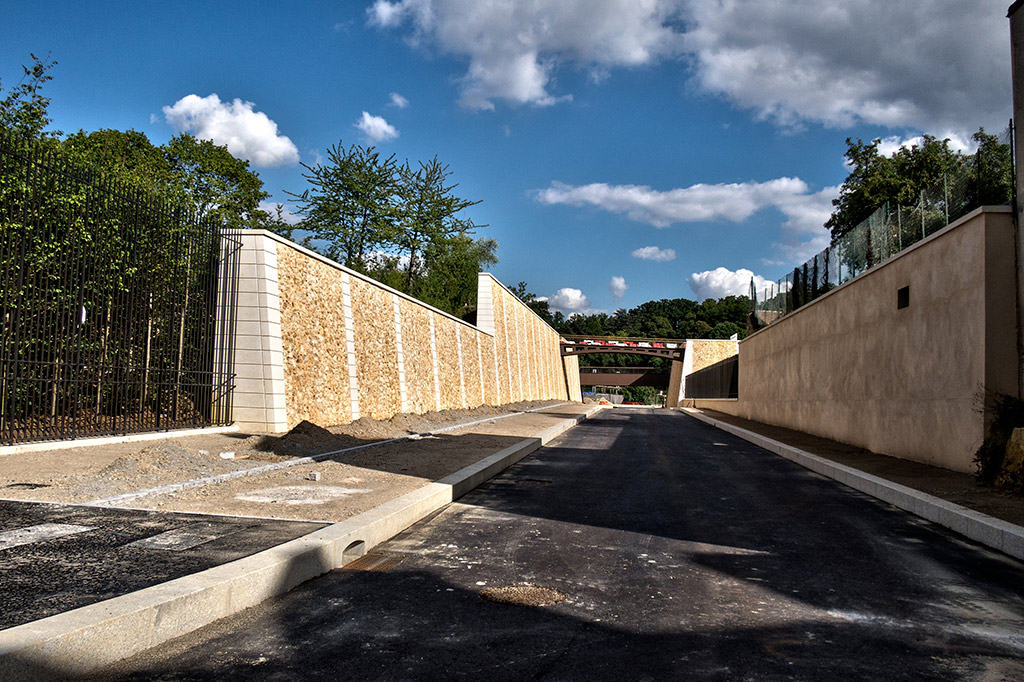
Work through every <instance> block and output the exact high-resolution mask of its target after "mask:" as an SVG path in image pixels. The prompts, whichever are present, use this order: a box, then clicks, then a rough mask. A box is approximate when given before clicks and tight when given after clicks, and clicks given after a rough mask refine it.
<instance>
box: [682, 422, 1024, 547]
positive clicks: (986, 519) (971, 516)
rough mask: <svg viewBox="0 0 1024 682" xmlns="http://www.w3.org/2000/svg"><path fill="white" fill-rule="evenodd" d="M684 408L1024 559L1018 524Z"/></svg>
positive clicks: (1023, 538)
mask: <svg viewBox="0 0 1024 682" xmlns="http://www.w3.org/2000/svg"><path fill="white" fill-rule="evenodd" d="M680 411H681V412H682V413H683V414H686V415H688V416H690V417H693V418H694V419H698V420H700V421H702V422H704V423H706V424H710V425H712V426H715V427H717V428H719V429H721V430H722V431H725V432H727V433H731V434H733V435H734V436H737V437H739V438H742V439H743V440H745V441H748V442H750V443H753V444H754V445H757V446H759V447H761V448H764V449H765V450H768V451H769V452H772V453H775V454H777V455H779V456H781V457H784V458H786V459H788V460H790V461H791V462H795V463H796V464H799V465H800V466H802V467H805V468H807V469H810V470H811V471H814V472H815V473H818V474H821V475H822V476H826V477H828V478H831V479H834V480H836V481H838V482H840V483H843V484H844V485H846V486H849V487H850V488H853V489H854V490H858V491H860V492H862V493H865V494H867V495H871V496H872V497H875V498H877V499H879V500H882V501H883V502H887V503H889V504H891V505H893V506H895V507H899V508H900V509H903V510H905V511H908V512H910V513H912V514H916V515H917V516H920V517H921V518H924V519H927V520H928V521H931V522H933V523H937V524H939V525H940V526H945V527H946V528H949V529H950V530H952V531H954V532H956V533H959V534H960V535H963V536H966V537H968V538H970V539H971V540H974V541H975V542H978V543H981V544H983V545H985V546H986V547H990V548H992V549H995V550H998V551H1000V552H1003V553H1004V554H1008V555H1010V556H1012V557H1014V558H1017V559H1024V528H1022V527H1020V526H1018V525H1016V524H1013V523H1009V522H1007V521H1003V520H1001V519H997V518H994V517H992V516H989V515H987V514H983V513H981V512H978V511H974V510H973V509H967V508H966V507H962V506H960V505H958V504H954V503H952V502H949V501H947V500H943V499H940V498H938V497H935V496H934V495H929V494H928V493H924V492H921V491H919V490H914V489H913V488H909V487H907V486H904V485H900V484H899V483H893V482H892V481H887V480H885V479H883V478H879V477H878V476H873V475H871V474H868V473H864V472H863V471H859V470H857V469H855V468H853V467H849V466H846V465H843V464H839V463H836V462H833V461H831V460H828V459H826V458H824V457H820V456H818V455H815V454H812V453H810V452H806V451H804V450H801V449H799V448H795V447H793V446H791V445H786V444H785V443H780V442H779V441H777V440H773V439H771V438H768V437H766V436H763V435H761V434H759V433H755V432H753V431H750V430H748V429H744V428H741V427H739V426H736V425H734V424H729V423H727V422H724V421H720V420H718V419H714V418H713V417H709V416H707V415H706V414H702V413H700V412H699V411H697V410H694V409H693V408H682V409H681V410H680Z"/></svg>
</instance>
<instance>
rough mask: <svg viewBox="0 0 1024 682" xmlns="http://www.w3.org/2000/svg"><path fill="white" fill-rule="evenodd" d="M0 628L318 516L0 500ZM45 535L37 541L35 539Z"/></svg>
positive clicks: (250, 550) (121, 590)
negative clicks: (287, 518)
mask: <svg viewBox="0 0 1024 682" xmlns="http://www.w3.org/2000/svg"><path fill="white" fill-rule="evenodd" d="M0 520H2V528H5V529H16V530H4V531H0V549H2V550H3V554H2V560H0V585H3V590H2V591H0V629H3V628H9V627H13V626H15V625H21V624H22V623H28V622H30V621H34V620H37V619H39V618H45V617H46V616H52V615H54V614H57V613H62V612H64V611H70V610H71V609H75V608H78V607H80V606H86V605H88V604H93V603H96V602H100V601H103V600H105V599H110V598H112V597H117V596H120V595H123V594H128V593H131V592H135V591H136V590H140V589H143V588H146V587H150V586H151V585H157V584H160V583H163V582H167V581H168V580H173V579H174V578H179V577H181V576H185V575H190V574H193V573H197V572H199V571H203V570H205V569H207V568H210V567H212V566H219V565H220V564H224V563H227V562H229V561H234V560H235V559H240V558H242V557H245V556H249V555H251V554H255V553H256V552H259V551H262V550H264V549H267V548H270V547H274V546H276V545H279V544H281V543H283V542H287V541H288V540H292V539H294V538H297V537H300V536H303V535H306V534H308V533H312V532H313V531H315V530H317V529H319V528H323V527H324V525H325V524H323V523H306V522H298V521H278V520H273V519H253V518H238V517H230V516H208V515H200V514H175V513H160V512H148V511H129V510H120V509H99V508H94V507H83V506H71V505H55V504H33V503H26V502H10V501H0ZM41 540H45V541H41Z"/></svg>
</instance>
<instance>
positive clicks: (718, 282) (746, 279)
mask: <svg viewBox="0 0 1024 682" xmlns="http://www.w3.org/2000/svg"><path fill="white" fill-rule="evenodd" d="M751 279H753V280H754V286H755V287H756V288H757V290H758V291H762V290H764V287H765V286H766V285H770V284H773V282H772V281H771V280H767V279H765V278H764V277H761V276H760V275H755V274H754V273H753V271H751V270H747V269H746V268H740V269H739V270H729V269H728V268H722V267H719V268H715V269H714V270H705V271H704V272H695V273H693V274H692V275H690V276H689V277H687V278H686V283H687V284H689V285H690V289H692V290H693V293H694V295H696V297H697V300H698V301H703V300H704V299H706V298H715V299H718V298H725V297H726V296H749V295H750V280H751Z"/></svg>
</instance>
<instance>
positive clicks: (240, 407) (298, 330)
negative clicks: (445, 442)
mask: <svg viewBox="0 0 1024 682" xmlns="http://www.w3.org/2000/svg"><path fill="white" fill-rule="evenodd" d="M234 234H235V236H239V237H241V238H242V239H243V243H244V244H245V245H247V246H248V247H249V248H250V249H252V250H253V252H254V253H259V254H265V256H263V260H265V261H267V262H268V263H271V264H272V265H273V267H263V266H259V265H257V266H254V267H253V269H252V272H251V273H250V272H248V271H247V272H246V273H245V275H246V276H245V277H244V278H243V281H241V282H240V288H241V296H242V298H243V299H244V300H245V301H246V302H247V304H248V303H251V302H253V301H265V300H272V301H273V302H276V304H277V305H278V307H279V309H280V326H279V329H278V328H277V327H274V326H273V325H269V326H268V325H265V324H264V325H253V330H254V331H253V333H254V334H255V336H254V337H253V339H252V340H249V341H247V342H246V343H247V344H248V345H249V346H252V347H253V348H256V349H263V348H274V347H279V348H281V349H282V351H281V352H280V355H279V356H277V357H282V358H283V382H282V381H280V379H279V378H278V380H277V381H276V382H275V381H270V380H269V379H266V378H265V377H266V376H270V375H268V374H267V371H266V370H265V369H264V368H261V367H260V365H259V362H258V358H257V355H260V354H259V353H258V352H257V351H253V352H251V353H250V355H252V360H251V361H250V360H249V356H246V364H239V365H238V366H237V370H238V371H237V372H236V373H237V375H238V376H237V378H236V384H240V385H245V386H246V390H247V392H246V393H245V394H244V395H241V396H236V402H235V419H236V422H237V423H239V424H240V425H243V426H246V427H247V428H252V429H256V430H266V431H283V430H287V429H288V428H291V427H292V426H294V425H295V424H297V423H298V422H300V421H302V420H304V419H306V420H309V421H312V422H315V423H317V424H320V425H324V426H329V425H334V424H343V423H348V422H350V421H353V420H355V419H359V418H360V417H370V418H373V419H388V418H390V417H392V416H394V415H395V414H398V413H401V412H411V413H423V412H427V411H432V410H443V409H461V408H472V407H478V406H480V405H484V404H487V405H503V404H507V403H510V402H518V401H521V400H568V399H570V392H571V388H570V387H571V385H572V384H571V382H569V383H567V381H566V376H567V375H566V370H565V363H563V361H562V358H561V356H560V352H559V344H558V333H557V332H556V331H555V330H554V329H552V328H551V327H549V326H548V325H547V324H546V323H544V321H543V320H541V319H540V318H539V317H538V316H537V315H536V314H535V313H534V312H533V311H532V310H530V309H529V308H528V307H527V306H526V305H525V304H523V303H522V302H521V301H520V300H519V299H518V298H516V296H515V295H514V294H512V292H510V291H509V290H508V289H507V288H505V287H504V286H503V285H502V284H501V283H500V282H498V280H496V279H495V278H494V277H493V276H491V275H489V274H481V275H480V278H479V287H478V297H479V300H478V307H479V312H478V325H477V326H474V325H471V324H468V323H466V322H464V321H462V320H459V319H457V318H455V317H453V316H451V315H448V314H446V313H443V312H441V311H439V310H437V309H434V308H431V307H430V306H427V305H426V304H424V303H422V302H420V301H417V300H415V299H412V298H410V297H408V296H405V295H404V294H400V293H398V292H396V291H394V290H392V289H390V288H388V287H386V286H384V285H382V284H380V283H379V282H375V281H374V280H372V279H369V278H368V277H365V276H363V275H360V274H357V273H355V272H353V271H351V270H348V269H346V268H344V267H342V266H340V265H338V264H337V263H334V262H332V261H330V260H328V259H326V258H323V257H322V256H319V255H318V254H315V253H312V252H311V251H308V250H307V249H304V248H302V247H300V246H298V245H296V244H293V243H291V242H289V241H287V240H285V239H283V238H281V237H279V236H277V235H273V234H270V233H268V232H264V231H258V230H252V231H250V230H245V231H238V232H236V233H234ZM253 260H259V259H253ZM261 262H262V261H261ZM264 291H273V292H278V297H277V298H276V299H274V298H272V297H271V298H268V297H267V296H266V295H265V294H261V293H260V292H264ZM257 294H259V295H257ZM252 305H256V303H252ZM275 314H276V313H275ZM247 338H248V337H247ZM275 344H276V346H275ZM261 352H262V353H263V354H264V355H266V354H267V352H266V351H261ZM260 357H262V355H260ZM279 362H280V361H279ZM275 372H277V374H281V372H280V370H275ZM249 374H252V375H253V376H252V377H249V376H248V375H249ZM257 374H259V376H256V375H257ZM277 374H275V375H274V377H277ZM570 376H577V375H570ZM576 389H577V390H576V391H575V394H574V396H573V398H571V399H575V400H579V399H580V397H579V395H576V394H578V393H579V390H578V387H576ZM270 404H274V405H278V406H281V405H282V404H283V407H284V409H283V410H281V409H277V410H275V411H270V410H268V409H267V408H266V407H265V406H266V405H270ZM268 415H272V416H273V417H274V418H273V419H271V418H269V417H268Z"/></svg>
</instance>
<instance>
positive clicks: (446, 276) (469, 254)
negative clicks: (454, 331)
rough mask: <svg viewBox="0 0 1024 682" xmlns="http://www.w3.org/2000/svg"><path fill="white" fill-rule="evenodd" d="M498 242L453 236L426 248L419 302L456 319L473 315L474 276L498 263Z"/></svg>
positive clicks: (466, 236) (474, 301)
mask: <svg viewBox="0 0 1024 682" xmlns="http://www.w3.org/2000/svg"><path fill="white" fill-rule="evenodd" d="M497 252H498V242H496V241H495V240H493V239H487V238H480V239H473V237H471V236H470V235H468V234H465V233H460V234H456V235H454V236H452V237H450V238H448V239H446V240H444V241H442V242H432V243H431V244H429V245H428V246H427V251H426V254H425V256H426V262H427V263H428V268H427V273H426V276H425V277H424V278H423V280H422V286H421V296H420V300H422V301H423V302H424V303H428V304H430V305H432V306H434V307H436V308H440V309H441V310H444V311H446V312H449V313H451V314H452V315H455V316H456V317H460V318H467V317H472V316H474V315H475V312H476V305H475V304H476V296H477V275H478V273H479V272H480V271H481V270H484V269H486V268H488V267H490V266H492V265H495V264H496V263H497V262H498V255H497Z"/></svg>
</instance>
